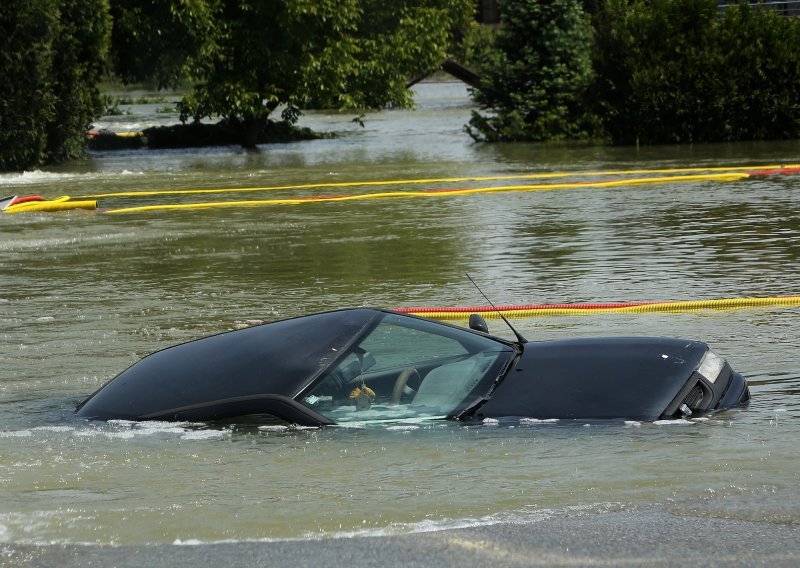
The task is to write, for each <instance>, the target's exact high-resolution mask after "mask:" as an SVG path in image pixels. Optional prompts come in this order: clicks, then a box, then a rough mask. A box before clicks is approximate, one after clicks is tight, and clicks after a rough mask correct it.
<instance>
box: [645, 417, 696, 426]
mask: <svg viewBox="0 0 800 568" xmlns="http://www.w3.org/2000/svg"><path fill="white" fill-rule="evenodd" d="M653 424H655V425H657V426H677V425H683V424H697V422H693V421H691V420H686V419H685V418H678V419H676V420H656V421H654V422H653Z"/></svg>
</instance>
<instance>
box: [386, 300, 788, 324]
mask: <svg viewBox="0 0 800 568" xmlns="http://www.w3.org/2000/svg"><path fill="white" fill-rule="evenodd" d="M776 306H778V307H779V306H783V307H794V306H800V295H798V296H770V297H756V298H725V299H718V300H692V301H682V302H607V303H589V304H525V305H515V306H497V310H495V309H494V308H493V307H491V306H468V307H451V308H413V307H411V308H395V309H394V311H396V312H401V313H405V314H411V315H415V316H421V317H425V318H429V319H435V320H441V321H453V320H465V319H467V318H468V317H469V315H470V314H480V315H482V316H484V317H486V318H497V319H499V316H498V314H497V311H498V310H499V312H500V313H502V314H503V316H504V317H506V318H517V319H521V318H530V317H543V316H565V315H570V316H574V315H579V316H582V315H595V314H643V313H681V312H693V311H700V310H718V311H722V310H735V309H743V308H755V307H776Z"/></svg>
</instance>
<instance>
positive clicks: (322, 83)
mask: <svg viewBox="0 0 800 568" xmlns="http://www.w3.org/2000/svg"><path fill="white" fill-rule="evenodd" d="M470 10H471V2H470V1H469V0H181V1H179V0H171V1H168V2H159V1H156V0H128V1H127V2H125V3H121V2H119V3H118V5H116V6H115V8H114V13H115V14H116V17H117V21H118V22H120V25H119V27H118V29H117V30H116V31H115V40H114V45H115V56H114V60H115V61H117V62H118V65H120V66H121V70H122V71H123V76H124V77H126V78H133V77H137V76H138V77H142V76H144V75H147V74H148V73H150V74H152V75H154V76H156V77H157V78H158V80H159V82H162V83H163V82H170V81H174V79H175V78H176V77H178V76H180V75H184V76H186V75H188V76H191V77H193V78H194V79H196V80H197V81H198V84H197V85H196V86H195V88H194V90H193V92H192V93H191V94H190V95H188V96H186V97H184V99H183V100H182V101H181V103H180V105H179V108H180V110H181V118H182V120H187V119H188V118H190V117H191V118H194V119H201V118H205V117H218V116H219V117H224V118H226V119H228V120H229V122H232V123H239V124H241V126H242V132H243V139H242V144H243V145H245V146H253V145H254V144H255V141H256V140H257V139H258V135H259V133H260V132H261V131H262V130H263V129H265V128H266V126H267V124H268V120H269V118H270V117H271V115H272V113H273V112H274V111H275V110H276V109H277V108H279V107H282V108H283V111H282V118H283V119H284V120H287V121H289V122H294V121H295V120H296V119H297V117H298V116H299V114H300V112H301V109H302V108H307V107H309V105H312V104H313V105H315V106H324V107H335V108H348V109H366V108H376V107H382V106H385V105H393V106H400V107H407V106H409V105H410V104H411V103H412V100H411V96H410V94H409V93H408V91H407V89H406V88H405V83H406V81H407V79H408V78H409V77H411V76H414V75H417V74H419V73H422V72H426V71H430V70H432V69H434V68H436V67H437V66H438V65H439V64H440V63H441V61H442V60H443V59H444V58H445V56H446V52H447V49H448V47H449V45H450V44H451V43H452V36H453V30H454V29H456V28H457V27H458V26H460V25H462V24H463V22H464V21H466V20H468V19H469V16H470ZM165 36H167V37H174V38H177V43H178V44H181V43H182V42H185V45H184V46H183V47H180V46H178V47H176V48H174V49H172V50H171V51H166V50H165V47H167V46H166V45H164V47H162V45H163V44H168V43H169V40H167V39H164V37H165ZM142 43H145V44H149V45H151V46H155V47H154V48H153V49H152V51H150V52H147V55H141V56H136V57H135V58H133V57H131V56H129V55H125V53H119V52H120V51H121V50H122V49H123V48H124V49H125V51H127V52H130V51H131V50H133V51H136V49H137V46H139V45H141V44H142ZM186 45H188V46H191V47H190V48H189V49H186V48H185V46H186ZM160 54H165V57H161V56H160Z"/></svg>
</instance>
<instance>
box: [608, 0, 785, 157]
mask: <svg viewBox="0 0 800 568" xmlns="http://www.w3.org/2000/svg"><path fill="white" fill-rule="evenodd" d="M596 26H597V33H596V34H595V38H596V42H595V48H594V65H595V69H596V72H597V82H596V86H595V88H594V92H595V94H596V102H597V108H598V111H597V114H598V115H599V116H601V117H602V119H603V124H604V127H605V130H606V132H607V133H608V134H609V136H610V137H611V139H612V141H613V142H615V143H617V144H639V143H643V144H655V143H686V142H688V143H691V142H711V141H725V140H753V139H766V138H792V137H797V136H800V50H798V46H800V19H798V18H786V17H783V16H780V15H779V14H777V13H776V12H774V11H772V10H766V9H762V8H752V7H750V6H749V5H748V4H746V3H743V4H741V5H738V6H729V7H728V8H726V10H725V12H724V14H723V15H722V16H720V15H719V12H718V7H717V4H716V2H715V1H714V0H606V2H605V3H604V5H603V8H602V9H601V11H600V13H599V15H598V18H597V24H596Z"/></svg>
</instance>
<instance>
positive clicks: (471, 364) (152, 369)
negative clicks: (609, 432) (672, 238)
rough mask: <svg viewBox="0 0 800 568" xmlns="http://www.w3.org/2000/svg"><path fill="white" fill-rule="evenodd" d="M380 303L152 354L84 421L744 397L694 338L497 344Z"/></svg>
mask: <svg viewBox="0 0 800 568" xmlns="http://www.w3.org/2000/svg"><path fill="white" fill-rule="evenodd" d="M473 327H476V328H477V329H466V328H461V327H457V326H453V325H449V324H444V323H440V322H436V321H432V320H427V319H424V318H419V317H414V316H410V315H406V314H400V313H396V312H392V311H388V310H380V309H372V308H354V309H345V310H337V311H331V312H323V313H318V314H312V315H308V316H301V317H297V318H292V319H287V320H282V321H278V322H272V323H268V324H263V325H259V326H255V327H251V328H246V329H240V330H235V331H229V332H225V333H220V334H217V335H212V336H209V337H205V338H201V339H197V340H194V341H190V342H187V343H182V344H180V345H176V346H173V347H169V348H166V349H163V350H161V351H157V352H155V353H152V354H150V355H148V356H146V357H144V358H142V359H141V360H139V361H138V362H136V363H134V364H133V365H132V366H131V367H129V368H128V369H126V370H125V371H123V372H122V373H120V374H119V375H117V376H116V377H115V378H113V379H112V380H110V381H109V382H108V383H106V384H105V385H104V386H103V387H101V388H100V389H99V390H98V391H97V392H95V393H94V394H93V395H91V396H90V397H89V398H87V399H86V400H85V401H84V402H82V403H81V404H80V405H79V406H78V408H77V411H76V412H77V415H78V416H80V417H83V418H87V419H99V420H110V419H123V420H186V421H210V420H224V419H232V418H233V419H236V418H238V417H249V416H253V415H266V416H269V417H274V418H278V419H280V420H283V421H286V422H289V423H296V424H300V425H307V426H324V425H333V424H341V423H348V422H354V421H355V422H365V421H367V422H369V421H391V420H400V419H436V418H446V419H456V420H464V421H468V420H483V419H485V418H501V417H512V416H513V417H531V418H540V419H551V418H558V419H586V420H595V419H599V420H602V419H632V420H658V419H669V418H681V417H687V416H692V415H696V414H698V413H700V414H702V413H706V412H711V411H715V410H721V409H725V408H730V407H733V406H736V405H739V404H742V403H744V402H746V401H747V400H748V399H749V391H748V387H747V383H746V381H745V379H744V377H743V376H742V375H741V374H739V373H737V372H735V371H733V369H731V367H730V365H729V364H728V363H727V362H725V361H724V360H723V359H721V358H720V357H719V356H717V355H716V354H715V353H714V352H713V351H711V350H710V349H709V348H708V346H707V345H706V344H704V343H702V342H698V341H690V340H679V339H668V338H647V337H644V338H643V337H609V338H583V339H566V340H553V341H536V342H525V341H524V340H523V339H522V338H520V340H519V341H507V340H504V339H500V338H498V337H494V336H492V335H489V334H488V333H486V328H485V323H483V322H480V321H479V322H478V323H477V324H476V325H474V326H473Z"/></svg>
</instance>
